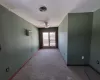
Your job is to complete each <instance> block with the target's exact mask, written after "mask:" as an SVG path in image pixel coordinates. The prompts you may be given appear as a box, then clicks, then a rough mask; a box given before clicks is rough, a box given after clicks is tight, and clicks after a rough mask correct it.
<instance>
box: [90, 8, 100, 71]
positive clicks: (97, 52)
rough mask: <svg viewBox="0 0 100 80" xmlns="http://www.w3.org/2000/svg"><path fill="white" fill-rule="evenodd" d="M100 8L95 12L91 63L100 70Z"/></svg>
mask: <svg viewBox="0 0 100 80" xmlns="http://www.w3.org/2000/svg"><path fill="white" fill-rule="evenodd" d="M97 60H99V61H100V9H99V10H97V11H95V12H94V13H93V28H92V39H91V55H90V65H91V66H92V67H94V68H95V69H96V70H97V71H99V72H100V64H97V63H96V61H97Z"/></svg>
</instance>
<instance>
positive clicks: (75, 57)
mask: <svg viewBox="0 0 100 80" xmlns="http://www.w3.org/2000/svg"><path fill="white" fill-rule="evenodd" d="M92 16H93V14H92V13H69V14H68V64H69V65H83V64H88V63H89V56H90V42H91V31H92V18H93V17H92ZM82 56H85V59H84V60H82Z"/></svg>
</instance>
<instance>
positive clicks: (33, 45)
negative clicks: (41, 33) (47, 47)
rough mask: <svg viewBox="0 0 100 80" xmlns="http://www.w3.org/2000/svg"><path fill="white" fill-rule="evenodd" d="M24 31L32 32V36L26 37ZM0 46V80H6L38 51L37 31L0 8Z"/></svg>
mask: <svg viewBox="0 0 100 80" xmlns="http://www.w3.org/2000/svg"><path fill="white" fill-rule="evenodd" d="M24 29H28V30H32V34H31V35H30V36H26V35H25V34H24ZM0 44H1V48H2V50H1V51H0V80H8V79H9V78H10V77H11V76H12V74H14V73H15V72H16V71H17V70H18V69H19V68H20V67H21V66H22V64H23V63H24V62H25V61H26V60H27V59H29V58H30V57H31V56H32V55H33V53H34V52H36V51H37V50H38V46H39V44H38V30H37V28H36V27H34V26H33V25H32V24H30V23H28V22H27V21H25V20H23V19H22V18H20V17H18V16H17V15H15V14H14V13H12V12H10V11H8V10H7V9H5V8H4V7H2V6H0ZM7 67H10V71H9V72H6V68H7Z"/></svg>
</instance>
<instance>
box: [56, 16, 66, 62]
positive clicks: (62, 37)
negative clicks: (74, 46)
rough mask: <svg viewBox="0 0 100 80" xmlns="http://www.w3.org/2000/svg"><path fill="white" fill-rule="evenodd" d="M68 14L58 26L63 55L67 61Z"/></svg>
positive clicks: (59, 42) (60, 47)
mask: <svg viewBox="0 0 100 80" xmlns="http://www.w3.org/2000/svg"><path fill="white" fill-rule="evenodd" d="M67 37H68V15H67V16H66V17H65V18H64V20H63V21H62V23H61V24H60V26H59V28H58V45H59V50H60V52H61V55H62V56H63V58H64V60H65V62H66V63H67V45H68V38H67Z"/></svg>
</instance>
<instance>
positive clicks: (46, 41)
mask: <svg viewBox="0 0 100 80" xmlns="http://www.w3.org/2000/svg"><path fill="white" fill-rule="evenodd" d="M42 35H43V36H42V39H43V40H42V41H43V42H42V43H43V44H42V46H43V48H45V47H56V32H42Z"/></svg>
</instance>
